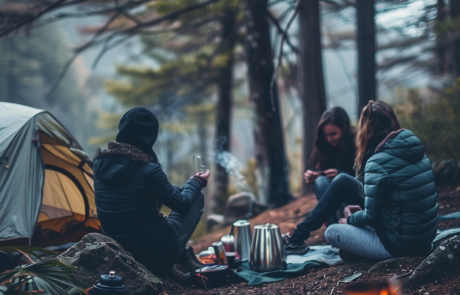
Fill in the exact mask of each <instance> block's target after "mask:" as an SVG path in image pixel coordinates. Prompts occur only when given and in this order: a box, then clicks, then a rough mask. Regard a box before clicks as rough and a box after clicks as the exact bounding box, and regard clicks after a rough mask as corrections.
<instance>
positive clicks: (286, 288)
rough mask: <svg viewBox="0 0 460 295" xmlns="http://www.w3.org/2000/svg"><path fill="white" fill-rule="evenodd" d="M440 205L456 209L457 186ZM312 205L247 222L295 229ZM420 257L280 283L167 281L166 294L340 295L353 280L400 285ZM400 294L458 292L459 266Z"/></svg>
mask: <svg viewBox="0 0 460 295" xmlns="http://www.w3.org/2000/svg"><path fill="white" fill-rule="evenodd" d="M438 199H439V204H440V215H445V214H449V213H453V212H458V211H460V187H445V188H440V189H439V194H438ZM315 204H316V199H315V197H314V195H308V196H306V197H302V198H299V199H297V200H295V201H294V202H292V203H290V204H288V205H286V206H284V207H282V208H280V209H276V210H271V211H268V212H265V213H263V214H261V215H259V216H257V217H255V218H253V219H252V220H250V222H251V225H252V226H254V225H257V224H265V223H268V222H269V223H275V224H279V226H280V228H281V232H282V233H284V232H287V231H290V230H291V229H293V228H295V225H296V224H297V223H298V222H300V221H301V220H302V218H303V216H304V215H305V214H306V213H308V212H310V210H311V209H312V208H313V206H314V205H315ZM453 227H460V220H454V221H441V222H440V223H439V229H447V228H453ZM324 230H325V228H324V227H322V228H321V229H319V230H318V231H316V232H314V233H313V234H312V236H311V238H310V239H308V241H307V244H308V245H321V244H324V243H325V240H324V238H323V233H324ZM228 232H229V228H226V229H223V230H220V231H217V232H214V233H211V234H209V235H207V236H205V237H203V238H202V239H201V240H200V241H198V242H197V243H195V244H194V245H193V247H194V249H195V251H196V253H198V252H200V251H202V250H204V249H206V248H207V247H208V246H209V245H211V243H212V242H213V241H217V240H219V239H220V237H221V236H222V235H224V234H227V233H228ZM422 260H423V258H422V257H414V258H410V259H397V260H394V261H392V262H388V264H387V263H384V264H383V267H382V268H381V269H379V270H377V271H373V272H371V273H369V272H368V271H369V269H370V268H371V267H372V266H374V265H375V262H373V261H360V262H357V263H351V264H349V263H345V264H342V265H339V266H334V267H327V268H316V269H310V270H308V271H307V272H305V273H304V274H303V275H302V276H299V277H297V278H292V279H287V280H284V281H280V282H275V283H270V284H263V285H259V286H247V285H246V284H245V283H239V284H231V285H228V286H225V287H223V288H217V289H208V290H204V289H198V288H184V287H181V286H178V285H175V284H171V283H169V282H166V283H165V286H166V293H167V294H169V295H176V294H177V295H179V294H192V295H193V294H215V295H217V294H219V295H220V294H260V295H262V294H263V295H269V294H273V295H275V294H292V295H297V294H299V295H300V294H302V295H313V294H320V295H322V294H325V295H326V294H328V295H332V294H339V295H340V294H343V292H344V287H345V286H347V285H349V284H352V283H356V282H366V281H388V280H390V279H394V281H397V282H399V283H400V284H401V285H402V284H404V282H405V280H407V278H408V277H409V276H410V274H411V273H412V271H413V270H414V269H415V268H416V267H417V266H418V265H419V264H420V262H421V261H422ZM356 273H362V275H361V276H360V277H359V278H358V279H356V280H354V281H353V282H352V283H339V280H341V279H343V278H345V277H349V276H351V275H353V274H356ZM401 294H407V295H409V294H423V295H441V294H442V295H444V294H460V268H459V269H457V270H456V271H455V272H453V273H451V274H450V275H447V276H444V277H442V278H441V279H439V280H438V281H434V282H433V283H429V284H426V285H424V286H422V287H420V289H418V290H415V291H413V292H409V293H407V292H406V293H401Z"/></svg>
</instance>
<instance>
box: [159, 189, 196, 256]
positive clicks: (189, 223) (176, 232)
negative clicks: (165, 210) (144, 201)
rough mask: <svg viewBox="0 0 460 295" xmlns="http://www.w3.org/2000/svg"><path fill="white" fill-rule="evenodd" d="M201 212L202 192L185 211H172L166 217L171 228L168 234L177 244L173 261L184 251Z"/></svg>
mask: <svg viewBox="0 0 460 295" xmlns="http://www.w3.org/2000/svg"><path fill="white" fill-rule="evenodd" d="M203 212H204V196H203V193H199V194H198V195H197V196H196V198H195V200H194V201H193V203H192V206H191V207H190V209H189V210H188V211H187V213H185V214H180V213H177V212H174V211H173V212H171V214H169V216H168V218H166V224H167V227H169V229H170V230H171V232H170V234H171V236H172V239H173V241H174V242H176V246H177V252H176V254H177V255H176V256H177V257H176V259H175V260H174V262H175V261H176V260H177V259H178V258H179V256H180V255H181V254H182V252H183V251H184V248H185V245H186V244H187V242H188V241H189V240H190V237H191V236H192V234H193V232H194V231H195V229H196V226H197V225H198V222H200V219H201V216H202V215H203Z"/></svg>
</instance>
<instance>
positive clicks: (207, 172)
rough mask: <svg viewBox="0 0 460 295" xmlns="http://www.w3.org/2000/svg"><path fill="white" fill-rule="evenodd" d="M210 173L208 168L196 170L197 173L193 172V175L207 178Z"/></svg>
mask: <svg viewBox="0 0 460 295" xmlns="http://www.w3.org/2000/svg"><path fill="white" fill-rule="evenodd" d="M210 175H211V172H210V171H209V170H208V169H206V171H205V172H198V173H197V174H195V176H198V177H203V178H206V180H208V178H209V176H210Z"/></svg>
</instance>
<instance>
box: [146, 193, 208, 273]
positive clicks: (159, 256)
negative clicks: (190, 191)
mask: <svg viewBox="0 0 460 295" xmlns="http://www.w3.org/2000/svg"><path fill="white" fill-rule="evenodd" d="M203 211H204V196H203V194H202V193H201V192H200V193H199V194H198V195H197V196H196V197H195V200H194V201H193V203H192V204H191V206H190V209H189V210H188V211H187V213H185V214H180V213H178V212H174V211H173V212H171V214H169V216H168V218H166V224H165V230H166V234H165V240H164V241H162V243H161V244H162V250H161V251H159V253H151V254H153V255H152V256H151V257H148V256H150V255H146V256H147V257H143V258H142V259H139V261H140V262H141V263H143V264H144V265H145V267H147V269H148V270H150V271H151V272H152V273H153V274H155V275H156V276H158V277H160V278H163V277H164V276H165V275H166V274H167V273H168V272H169V270H170V269H171V268H172V267H173V266H174V264H175V263H176V261H177V260H178V259H179V257H180V256H181V254H182V252H184V249H185V245H186V244H187V242H188V241H189V240H190V237H191V236H192V234H193V232H194V231H195V229H196V226H197V225H198V222H200V219H201V216H202V215H203Z"/></svg>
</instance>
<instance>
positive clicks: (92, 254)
mask: <svg viewBox="0 0 460 295" xmlns="http://www.w3.org/2000/svg"><path fill="white" fill-rule="evenodd" d="M57 258H58V259H59V261H61V262H62V263H64V264H66V265H69V266H75V267H77V269H78V270H80V272H79V273H78V275H76V278H77V279H78V280H79V281H80V282H83V283H84V284H85V285H87V287H88V288H89V287H91V286H93V285H95V284H97V282H98V281H99V278H100V276H101V275H103V274H108V273H109V271H111V270H114V271H115V272H116V274H117V275H119V276H121V277H123V281H124V283H125V286H126V287H127V288H128V289H129V294H130V295H134V294H136V295H141V294H142V295H150V294H152V295H153V294H159V293H161V292H162V291H163V289H164V288H163V283H162V281H161V280H160V279H159V278H157V277H156V276H155V275H153V274H152V273H150V272H149V271H148V270H147V269H146V268H145V267H144V266H143V265H142V264H140V263H138V262H136V261H135V260H134V258H133V257H132V256H131V254H129V253H128V252H126V251H125V250H123V248H122V247H121V246H120V245H119V244H118V243H117V242H115V240H113V239H112V238H109V237H107V236H104V235H101V234H98V233H90V234H87V235H86V236H84V237H83V239H82V240H81V241H80V242H78V243H76V244H75V245H74V246H73V247H71V248H69V249H68V250H67V251H65V252H64V253H62V254H60V255H59V256H58V257H57Z"/></svg>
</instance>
